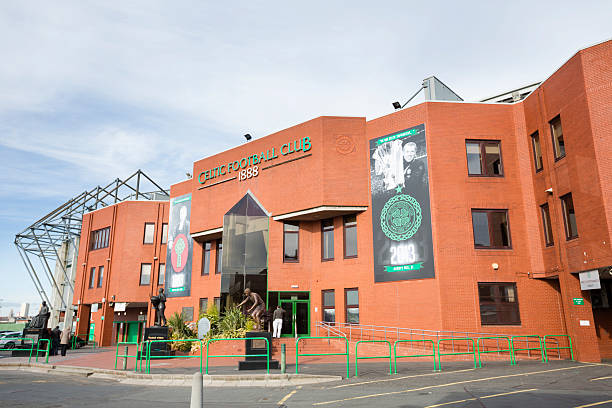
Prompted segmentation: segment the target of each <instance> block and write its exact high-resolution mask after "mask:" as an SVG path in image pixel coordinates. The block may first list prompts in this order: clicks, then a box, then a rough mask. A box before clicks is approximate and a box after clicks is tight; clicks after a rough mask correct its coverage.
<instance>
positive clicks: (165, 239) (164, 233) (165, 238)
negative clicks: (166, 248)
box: [161, 223, 168, 244]
mask: <svg viewBox="0 0 612 408" xmlns="http://www.w3.org/2000/svg"><path fill="white" fill-rule="evenodd" d="M161 238H162V239H161V243H162V244H167V243H168V224H165V223H164V224H162V236H161Z"/></svg>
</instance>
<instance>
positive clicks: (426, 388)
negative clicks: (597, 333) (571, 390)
mask: <svg viewBox="0 0 612 408" xmlns="http://www.w3.org/2000/svg"><path fill="white" fill-rule="evenodd" d="M594 365H595V364H584V365H581V366H578V367H564V368H555V369H552V370H541V371H532V372H529V373H520V374H508V375H499V376H496V377H486V378H477V379H474V380H465V381H456V382H452V383H448V384H438V385H427V386H425V387H419V388H412V389H410V390H402V391H390V392H382V393H378V394H369V395H360V396H357V397H350V398H343V399H339V400H333V401H324V402H315V403H314V404H312V405H328V404H336V403H338V402H344V401H352V400H359V399H366V398H375V397H383V396H386V395H397V394H405V393H408V392H414V391H423V390H430V389H432V388H442V387H450V386H452V385H460V384H468V383H474V382H482V381H490V380H498V379H500V378H511V377H520V376H523V375H535V374H543V373H552V372H555V371H565V370H575V369H578V368H585V367H593V366H594Z"/></svg>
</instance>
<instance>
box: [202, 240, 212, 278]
mask: <svg viewBox="0 0 612 408" xmlns="http://www.w3.org/2000/svg"><path fill="white" fill-rule="evenodd" d="M211 247H212V243H210V242H205V243H204V245H202V249H203V251H202V273H201V274H202V275H208V271H209V270H210V248H211Z"/></svg>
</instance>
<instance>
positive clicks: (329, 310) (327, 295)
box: [321, 290, 336, 323]
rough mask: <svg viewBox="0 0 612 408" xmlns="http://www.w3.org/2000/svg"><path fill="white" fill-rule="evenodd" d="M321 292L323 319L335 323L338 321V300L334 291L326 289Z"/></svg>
mask: <svg viewBox="0 0 612 408" xmlns="http://www.w3.org/2000/svg"><path fill="white" fill-rule="evenodd" d="M321 294H322V296H323V307H322V309H323V310H322V311H323V321H324V322H332V323H333V322H335V321H336V300H335V295H334V291H333V290H324V291H322V292H321Z"/></svg>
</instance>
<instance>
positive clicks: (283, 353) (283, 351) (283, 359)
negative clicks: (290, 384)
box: [280, 343, 287, 374]
mask: <svg viewBox="0 0 612 408" xmlns="http://www.w3.org/2000/svg"><path fill="white" fill-rule="evenodd" d="M285 346H286V344H285V343H283V344H281V361H280V366H281V374H285V371H287V350H286V347H285Z"/></svg>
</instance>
